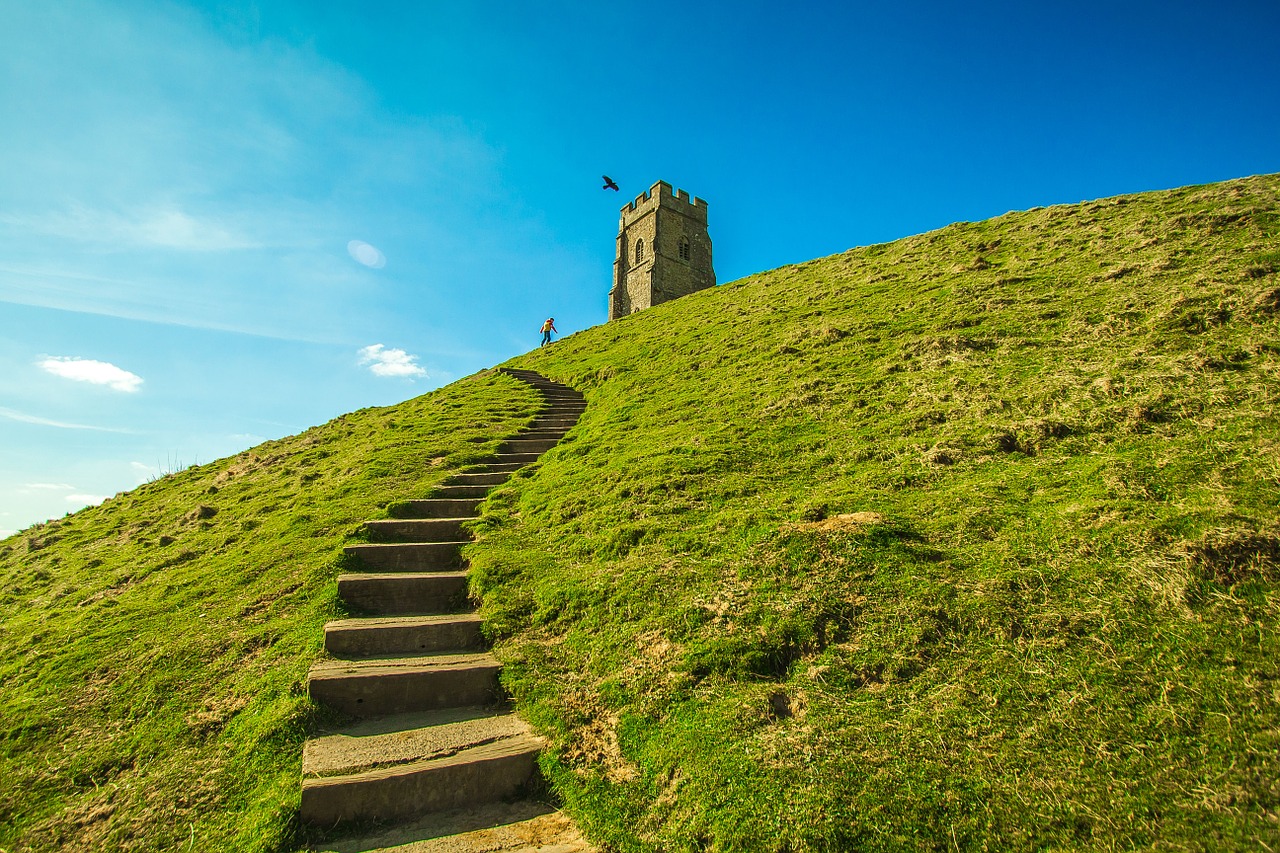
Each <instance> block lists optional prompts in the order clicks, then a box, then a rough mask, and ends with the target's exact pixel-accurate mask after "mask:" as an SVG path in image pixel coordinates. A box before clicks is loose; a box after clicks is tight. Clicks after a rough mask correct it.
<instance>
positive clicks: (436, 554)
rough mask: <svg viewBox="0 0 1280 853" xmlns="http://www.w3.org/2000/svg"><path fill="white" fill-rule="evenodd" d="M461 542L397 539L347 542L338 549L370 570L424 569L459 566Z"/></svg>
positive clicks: (398, 570) (461, 564)
mask: <svg viewBox="0 0 1280 853" xmlns="http://www.w3.org/2000/svg"><path fill="white" fill-rule="evenodd" d="M466 544H468V543H467V542H465V541H462V540H457V541H453V542H399V543H371V544H368V545H347V546H345V547H344V548H343V549H342V550H343V552H344V553H346V554H347V555H348V556H351V557H354V558H355V559H357V560H359V561H360V563H361V564H362V565H363V566H365V567H367V568H368V570H369V571H371V572H428V571H433V570H437V571H444V570H448V569H458V568H461V567H462V566H463V561H462V546H463V545H466Z"/></svg>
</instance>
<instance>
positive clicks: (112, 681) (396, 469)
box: [0, 375, 536, 853]
mask: <svg viewBox="0 0 1280 853" xmlns="http://www.w3.org/2000/svg"><path fill="white" fill-rule="evenodd" d="M535 406H536V397H535V395H534V394H533V393H532V392H531V391H529V390H528V388H527V386H525V385H523V384H521V383H519V382H516V381H514V380H512V379H510V378H508V377H505V376H500V375H489V376H476V377H471V378H469V379H466V380H463V381H461V382H458V383H455V384H454V385H451V386H449V387H448V388H445V389H442V390H440V391H436V392H433V393H431V394H428V395H426V396H424V397H420V398H417V399H415V400H411V401H409V402H407V403H403V404H401V405H399V406H394V407H390V408H382V409H366V410H362V411H359V412H355V413H353V414H350V415H344V416H343V417H340V418H338V419H336V420H334V421H331V422H329V423H327V424H324V425H322V426H319V427H315V428H313V429H309V430H307V431H306V432H304V433H302V434H300V435H297V436H293V437H290V438H286V439H282V440H280V441H271V442H267V443H266V444H263V445H260V446H258V447H255V448H253V449H252V450H248V451H245V452H244V453H241V454H239V455H238V456H235V457H231V458H229V459H223V460H220V461H218V462H214V463H211V464H208V465H200V466H191V467H187V466H180V465H174V466H170V467H171V468H172V470H170V471H167V472H166V473H165V476H163V477H162V478H160V479H158V480H154V481H152V482H150V483H147V484H145V485H143V486H140V487H139V488H137V489H134V490H133V491H131V492H127V493H124V494H120V495H117V496H116V497H114V498H112V499H110V500H108V501H106V502H105V503H103V504H102V505H101V506H98V507H94V508H91V509H86V510H82V511H81V512H78V513H76V514H74V515H72V516H69V517H67V518H64V519H60V520H58V521H53V522H49V523H48V524H42V525H38V526H36V527H32V528H30V529H28V530H24V531H21V532H20V533H18V534H17V535H15V536H11V537H9V538H8V539H5V540H4V541H3V542H0V683H3V685H4V689H3V692H2V693H0V849H3V850H6V851H13V853H18V851H48V850H62V849H66V850H128V851H152V850H155V851H158V850H236V851H277V850H293V849H295V848H296V847H297V846H298V844H299V843H301V841H302V840H303V837H302V835H301V834H300V833H299V829H298V826H297V821H296V814H297V809H298V802H299V797H300V793H299V790H300V785H299V779H300V777H301V757H302V743H303V741H304V740H305V738H306V737H307V735H308V732H309V731H311V730H312V729H313V727H314V725H315V724H316V722H317V721H318V718H319V715H320V713H321V712H320V710H319V709H317V708H316V707H315V706H313V705H312V704H311V702H310V700H309V699H308V698H307V696H306V691H305V686H304V685H305V677H306V672H307V670H308V668H309V667H310V665H311V662H312V661H313V660H314V659H315V658H316V657H317V656H318V655H319V654H320V653H321V643H322V639H323V638H322V626H323V623H324V622H325V621H326V620H327V619H329V618H331V617H333V616H334V615H335V614H336V613H337V612H338V606H339V605H338V603H337V597H336V584H335V581H334V579H335V577H336V575H337V573H338V571H339V568H340V563H341V546H342V545H343V544H345V542H346V541H347V540H348V539H350V538H351V537H353V536H355V535H356V534H357V533H358V532H359V530H360V526H361V523H362V522H363V521H364V520H366V519H368V518H373V517H378V516H380V515H383V514H384V511H385V508H386V507H387V506H388V505H389V504H391V503H392V502H393V501H396V500H400V499H404V498H412V497H421V496H424V495H425V494H427V493H428V492H429V491H430V489H431V487H432V486H433V485H434V484H436V483H438V482H440V481H441V480H442V479H443V478H444V477H445V476H447V475H448V473H450V472H451V471H453V470H457V469H458V468H459V467H462V466H464V465H466V464H467V463H469V462H471V461H472V460H474V459H476V458H478V457H479V456H481V455H483V454H484V453H486V452H488V451H490V450H492V449H493V448H494V447H495V446H496V444H497V441H498V439H500V438H501V437H504V436H506V435H509V434H510V433H512V432H514V431H516V430H517V429H518V428H519V426H520V425H521V424H523V423H525V422H527V421H528V419H529V417H530V415H531V413H532V411H533V409H534V407H535Z"/></svg>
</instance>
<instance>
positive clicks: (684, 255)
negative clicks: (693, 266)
mask: <svg viewBox="0 0 1280 853" xmlns="http://www.w3.org/2000/svg"><path fill="white" fill-rule="evenodd" d="M680 260H682V261H687V260H689V238H688V237H681V238H680Z"/></svg>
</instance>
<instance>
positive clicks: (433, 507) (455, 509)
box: [389, 498, 480, 518]
mask: <svg viewBox="0 0 1280 853" xmlns="http://www.w3.org/2000/svg"><path fill="white" fill-rule="evenodd" d="M479 506H480V500H479V499H478V498H424V499H419V500H409V501H400V502H398V503H395V504H392V505H391V506H390V507H389V510H390V513H391V515H392V516H394V517H396V518H474V517H475V515H476V508H477V507H479Z"/></svg>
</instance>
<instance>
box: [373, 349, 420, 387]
mask: <svg viewBox="0 0 1280 853" xmlns="http://www.w3.org/2000/svg"><path fill="white" fill-rule="evenodd" d="M417 361H418V357H417V356H416V355H409V353H407V352H405V351H404V350H402V349H387V348H386V347H384V346H383V345H382V344H372V345H370V346H367V347H364V348H362V349H361V350H360V363H361V364H367V365H369V370H370V371H371V372H372V373H373V375H374V376H407V377H409V378H410V379H413V378H416V377H419V376H426V375H427V371H425V370H424V369H422V367H421V366H420V365H418V364H417Z"/></svg>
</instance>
